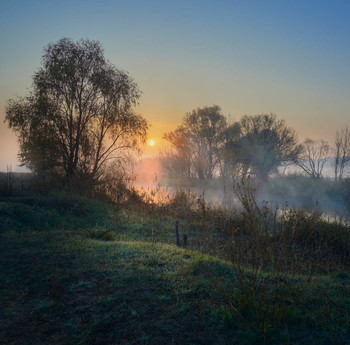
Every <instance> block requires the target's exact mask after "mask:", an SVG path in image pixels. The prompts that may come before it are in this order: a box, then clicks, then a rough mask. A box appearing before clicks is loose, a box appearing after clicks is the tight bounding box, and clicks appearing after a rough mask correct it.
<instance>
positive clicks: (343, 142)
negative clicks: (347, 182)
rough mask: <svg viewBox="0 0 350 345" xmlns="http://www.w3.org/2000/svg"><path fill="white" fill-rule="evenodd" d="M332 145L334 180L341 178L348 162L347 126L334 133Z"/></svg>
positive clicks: (349, 141)
mask: <svg viewBox="0 0 350 345" xmlns="http://www.w3.org/2000/svg"><path fill="white" fill-rule="evenodd" d="M334 146H335V150H334V151H335V152H334V153H335V157H334V176H335V180H342V178H343V174H344V169H345V167H346V165H347V164H348V163H349V162H350V131H349V129H348V128H345V129H343V130H342V131H341V132H337V133H336V136H335V142H334Z"/></svg>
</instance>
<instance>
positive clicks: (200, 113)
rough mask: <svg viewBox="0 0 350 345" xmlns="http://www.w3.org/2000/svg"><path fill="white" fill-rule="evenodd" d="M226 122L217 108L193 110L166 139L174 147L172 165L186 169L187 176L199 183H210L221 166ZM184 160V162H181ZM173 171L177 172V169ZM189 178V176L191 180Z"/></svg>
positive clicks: (165, 136)
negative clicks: (196, 178)
mask: <svg viewBox="0 0 350 345" xmlns="http://www.w3.org/2000/svg"><path fill="white" fill-rule="evenodd" d="M226 126H227V122H226V118H225V116H224V115H222V114H221V109H220V107H219V106H217V105H213V106H211V107H203V108H197V109H195V110H192V112H189V113H187V114H186V115H185V117H184V119H183V121H182V124H181V125H180V126H178V127H177V128H176V130H175V131H173V132H169V133H166V134H165V135H164V138H165V139H166V140H167V141H168V142H169V143H170V144H171V145H172V147H173V151H172V157H173V158H176V159H172V160H171V159H170V161H169V158H171V157H169V156H168V160H167V162H168V166H169V162H172V163H173V165H174V164H176V166H178V167H180V166H183V167H184V168H185V169H186V171H188V172H189V173H188V174H191V175H192V176H195V177H198V178H199V179H201V180H202V179H205V178H207V179H211V178H212V177H213V173H214V171H215V168H216V167H217V166H218V164H219V160H220V159H219V151H220V149H221V146H222V144H223V136H222V135H223V131H224V130H225V128H226ZM181 157H182V158H183V160H182V162H181V160H180V159H179V158H181ZM173 170H174V171H176V169H175V166H174V167H173ZM188 177H189V176H188Z"/></svg>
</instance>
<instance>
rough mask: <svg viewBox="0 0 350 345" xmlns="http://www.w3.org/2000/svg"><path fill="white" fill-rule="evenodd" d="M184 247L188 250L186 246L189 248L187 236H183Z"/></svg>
mask: <svg viewBox="0 0 350 345" xmlns="http://www.w3.org/2000/svg"><path fill="white" fill-rule="evenodd" d="M183 246H184V248H186V246H187V235H186V234H185V235H183Z"/></svg>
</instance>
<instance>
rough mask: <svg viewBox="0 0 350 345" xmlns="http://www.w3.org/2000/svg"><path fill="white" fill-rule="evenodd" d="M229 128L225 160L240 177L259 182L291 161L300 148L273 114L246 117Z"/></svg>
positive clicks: (292, 131) (291, 133)
mask: <svg viewBox="0 0 350 345" xmlns="http://www.w3.org/2000/svg"><path fill="white" fill-rule="evenodd" d="M234 126H235V127H236V128H237V126H239V129H240V131H239V134H238V133H237V132H238V131H237V129H236V128H232V130H231V131H232V132H233V133H234V135H233V136H231V137H228V138H227V140H226V145H225V152H226V154H225V157H226V159H228V160H231V161H232V163H231V165H234V164H236V165H240V167H241V171H242V173H243V175H246V174H248V173H249V174H251V175H254V176H257V177H258V178H260V179H262V180H266V179H267V177H268V176H269V175H270V174H271V173H273V172H276V169H277V167H278V166H279V165H281V164H282V163H285V162H290V161H295V160H296V159H297V158H298V155H299V153H300V150H301V147H300V146H299V145H298V144H297V138H296V134H295V131H294V130H293V129H291V128H289V127H286V125H285V122H284V121H283V120H278V119H277V117H276V115H275V114H261V115H254V116H252V115H246V116H244V117H243V118H242V119H241V120H240V121H239V122H238V125H237V124H235V125H234Z"/></svg>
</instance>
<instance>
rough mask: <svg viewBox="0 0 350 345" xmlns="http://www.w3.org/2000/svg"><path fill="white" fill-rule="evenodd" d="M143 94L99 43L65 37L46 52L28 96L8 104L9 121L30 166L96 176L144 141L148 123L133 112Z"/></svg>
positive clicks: (22, 156)
mask: <svg viewBox="0 0 350 345" xmlns="http://www.w3.org/2000/svg"><path fill="white" fill-rule="evenodd" d="M139 95H140V92H139V90H138V88H137V85H136V84H135V82H134V81H133V80H132V79H131V78H130V77H129V76H128V74H127V73H125V72H123V71H120V70H118V69H117V68H115V67H114V66H113V65H112V64H111V63H109V62H108V61H107V60H106V59H105V58H104V56H103V50H102V48H101V46H100V44H99V43H98V42H96V41H89V40H81V41H79V42H73V41H72V40H70V39H67V38H63V39H61V40H59V41H58V42H56V43H51V44H49V45H48V46H47V48H46V49H45V50H44V54H43V60H42V67H41V68H40V69H39V70H38V72H36V73H35V75H34V77H33V91H32V92H31V93H30V95H29V96H27V97H25V98H18V99H15V100H10V101H9V102H8V104H7V107H6V121H7V122H8V124H9V127H10V128H12V129H13V130H14V131H15V132H16V133H17V134H18V137H19V142H20V149H21V151H20V159H21V161H22V163H23V164H25V165H27V166H28V167H29V168H31V169H32V170H34V171H36V172H51V173H57V172H64V173H65V174H66V176H67V178H68V179H69V178H71V177H73V176H74V175H76V174H78V175H81V176H88V177H90V178H93V179H98V178H99V177H100V175H101V172H102V171H103V168H104V167H105V165H106V164H107V162H108V161H110V160H115V159H116V160H118V159H121V158H122V157H124V154H125V152H126V151H128V150H130V149H131V150H137V149H139V147H140V144H141V143H143V142H144V141H145V138H146V131H147V128H148V124H147V122H146V121H145V120H144V119H143V118H142V117H141V116H139V115H136V114H135V113H134V112H133V111H132V106H134V105H136V103H137V100H138V98H139Z"/></svg>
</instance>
